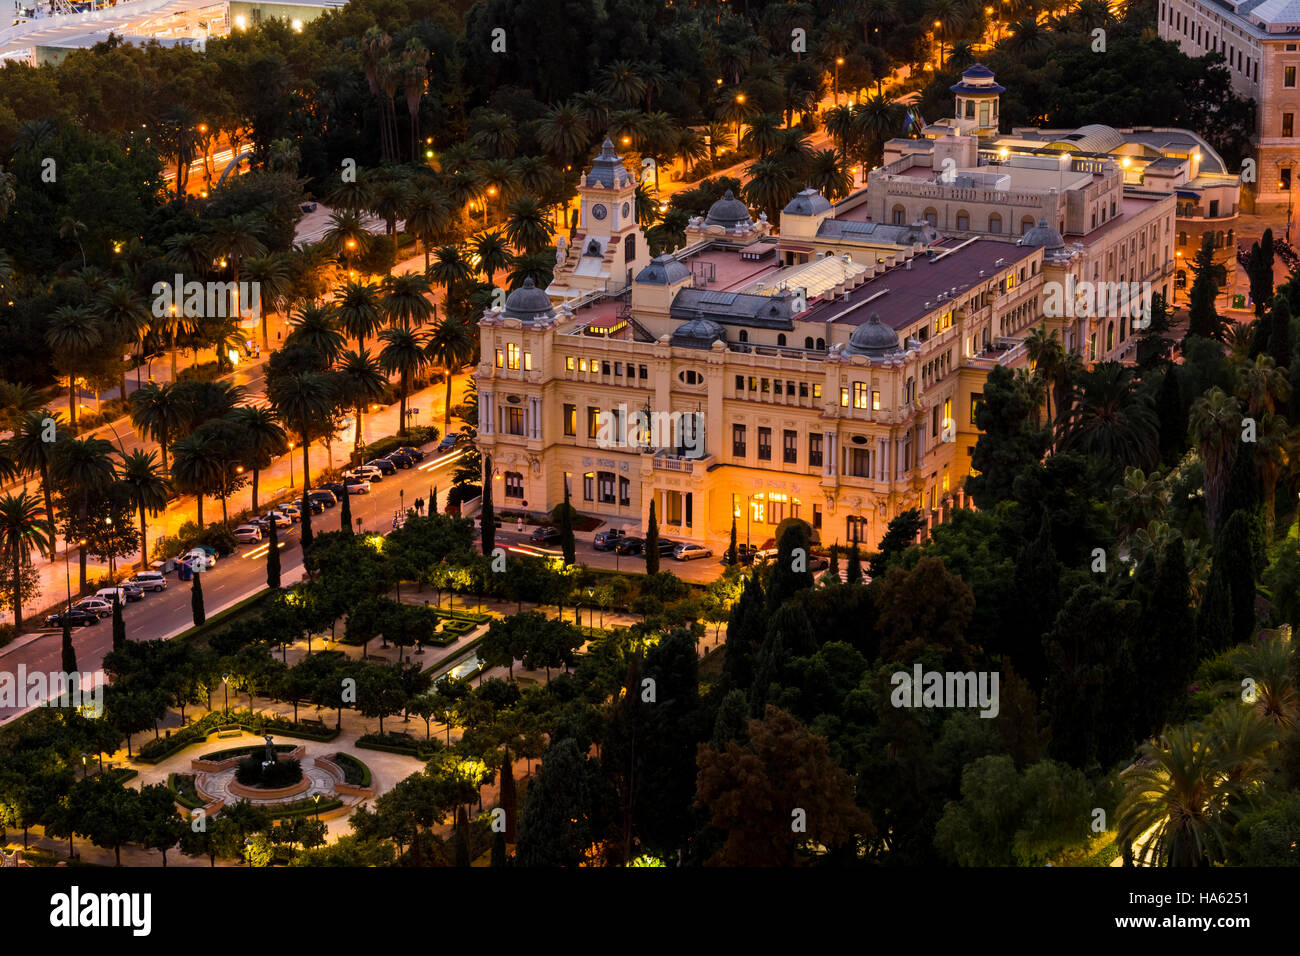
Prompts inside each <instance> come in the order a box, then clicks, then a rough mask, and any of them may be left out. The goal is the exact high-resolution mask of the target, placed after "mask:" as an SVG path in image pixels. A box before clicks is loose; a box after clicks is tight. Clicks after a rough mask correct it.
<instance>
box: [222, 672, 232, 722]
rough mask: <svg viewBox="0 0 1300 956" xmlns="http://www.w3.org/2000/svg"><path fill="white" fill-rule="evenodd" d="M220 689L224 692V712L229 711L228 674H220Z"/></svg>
mask: <svg viewBox="0 0 1300 956" xmlns="http://www.w3.org/2000/svg"><path fill="white" fill-rule="evenodd" d="M221 689H222V690H224V691H225V693H226V706H225V711H226V713H230V675H229V674H222V675H221Z"/></svg>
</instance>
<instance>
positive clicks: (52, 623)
mask: <svg viewBox="0 0 1300 956" xmlns="http://www.w3.org/2000/svg"><path fill="white" fill-rule="evenodd" d="M65 616H66V617H67V619H68V624H69V625H70V626H71V627H94V626H95V625H96V624H98V623H99V615H98V614H92V613H91V612H90V611H85V610H81V609H79V608H75V607H74V608H73V609H72V610H70V611H62V612H60V613H58V614H51V615H50V616H49V617H47V618H46V619H45V626H46V627H62V626H63V619H64V617H65Z"/></svg>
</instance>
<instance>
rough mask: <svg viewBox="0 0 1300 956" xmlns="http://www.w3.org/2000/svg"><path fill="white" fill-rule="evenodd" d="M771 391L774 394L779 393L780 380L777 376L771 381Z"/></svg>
mask: <svg viewBox="0 0 1300 956" xmlns="http://www.w3.org/2000/svg"><path fill="white" fill-rule="evenodd" d="M772 392H773V394H776V395H780V394H781V380H780V379H779V378H778V379H774V380H773V381H772Z"/></svg>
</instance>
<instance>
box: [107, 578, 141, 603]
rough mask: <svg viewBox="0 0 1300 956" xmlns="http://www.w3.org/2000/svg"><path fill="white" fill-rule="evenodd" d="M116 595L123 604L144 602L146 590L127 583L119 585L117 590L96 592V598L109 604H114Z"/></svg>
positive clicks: (109, 589)
mask: <svg viewBox="0 0 1300 956" xmlns="http://www.w3.org/2000/svg"><path fill="white" fill-rule="evenodd" d="M114 594H116V595H117V599H118V600H119V601H121V602H122V603H123V604H126V603H128V602H130V601H143V600H144V590H143V589H142V588H138V587H136V586H135V585H134V584H125V583H123V584H119V585H118V586H117V587H115V588H100V589H99V590H98V591H96V592H95V597H97V598H99V599H100V600H101V601H107V602H108V603H109V604H112V603H113V595H114Z"/></svg>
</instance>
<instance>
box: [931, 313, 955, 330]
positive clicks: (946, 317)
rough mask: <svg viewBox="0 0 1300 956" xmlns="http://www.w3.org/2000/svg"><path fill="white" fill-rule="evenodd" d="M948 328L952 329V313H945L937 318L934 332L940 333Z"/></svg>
mask: <svg viewBox="0 0 1300 956" xmlns="http://www.w3.org/2000/svg"><path fill="white" fill-rule="evenodd" d="M950 328H952V313H951V312H945V313H944V314H943V315H941V316H939V318H938V320H937V321H936V322H935V327H934V330H935V331H936V332H942V331H944V330H945V329H950Z"/></svg>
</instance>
